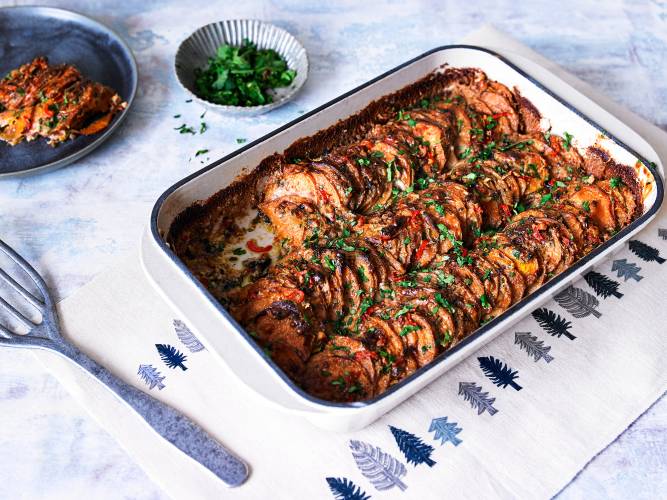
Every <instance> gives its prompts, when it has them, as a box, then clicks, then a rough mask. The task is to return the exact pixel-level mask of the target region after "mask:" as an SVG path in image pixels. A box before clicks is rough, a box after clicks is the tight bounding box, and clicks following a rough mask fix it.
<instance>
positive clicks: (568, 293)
mask: <svg viewBox="0 0 667 500" xmlns="http://www.w3.org/2000/svg"><path fill="white" fill-rule="evenodd" d="M554 299H555V300H556V302H558V305H560V306H561V307H562V308H563V309H565V310H566V311H567V312H569V313H570V314H571V315H572V316H574V317H575V318H585V317H586V316H588V315H589V314H592V315H593V316H595V317H596V318H599V317H600V316H602V313H600V312H599V311H598V310H597V309H596V307H597V306H599V305H600V302H598V299H596V298H595V297H593V296H592V295H591V294H590V293H588V292H584V291H583V290H582V289H581V288H577V287H574V286H568V287H567V288H566V289H565V290H563V291H562V292H559V293H557V294H556V295H555V296H554Z"/></svg>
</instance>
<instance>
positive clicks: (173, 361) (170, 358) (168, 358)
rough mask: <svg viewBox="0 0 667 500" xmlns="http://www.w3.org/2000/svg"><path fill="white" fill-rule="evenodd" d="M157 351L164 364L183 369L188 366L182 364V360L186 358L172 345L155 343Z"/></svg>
mask: <svg viewBox="0 0 667 500" xmlns="http://www.w3.org/2000/svg"><path fill="white" fill-rule="evenodd" d="M155 347H156V348H157V352H158V353H160V358H162V361H164V364H165V365H167V367H169V368H176V367H177V366H178V367H179V368H180V369H181V370H183V371H185V370H187V369H188V368H187V367H186V366H185V365H184V364H183V362H184V361H185V360H186V359H188V358H187V356H186V355H185V354H183V353H182V352H180V351H179V350H178V349H176V348H175V347H174V346H171V345H169V344H155Z"/></svg>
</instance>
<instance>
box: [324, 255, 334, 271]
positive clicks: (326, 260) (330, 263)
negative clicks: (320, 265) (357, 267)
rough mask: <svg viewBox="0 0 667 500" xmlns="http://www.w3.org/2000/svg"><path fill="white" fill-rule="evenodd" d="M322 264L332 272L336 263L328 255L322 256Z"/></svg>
mask: <svg viewBox="0 0 667 500" xmlns="http://www.w3.org/2000/svg"><path fill="white" fill-rule="evenodd" d="M324 266H325V267H326V268H327V269H329V271H331V272H332V273H333V272H335V271H336V263H335V262H334V261H333V260H331V257H329V256H328V255H325V256H324Z"/></svg>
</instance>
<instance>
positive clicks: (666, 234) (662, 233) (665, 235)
mask: <svg viewBox="0 0 667 500" xmlns="http://www.w3.org/2000/svg"><path fill="white" fill-rule="evenodd" d="M658 236H659V237H660V238H662V239H663V240H667V229H664V228H660V229H658Z"/></svg>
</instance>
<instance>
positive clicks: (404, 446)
mask: <svg viewBox="0 0 667 500" xmlns="http://www.w3.org/2000/svg"><path fill="white" fill-rule="evenodd" d="M389 429H390V430H391V433H392V434H393V435H394V439H395V440H396V444H397V445H398V448H399V449H400V450H401V452H402V453H403V455H404V456H405V459H406V460H407V461H408V463H409V464H414V465H415V466H417V465H419V464H426V465H428V466H429V467H433V466H434V465H435V461H434V460H432V459H431V453H433V449H434V448H433V446H431V445H430V444H426V443H425V442H423V441H422V440H421V439H419V438H418V437H417V436H415V435H414V434H411V433H409V432H407V431H404V430H402V429H397V428H396V427H393V426H391V425H390V426H389Z"/></svg>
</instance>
